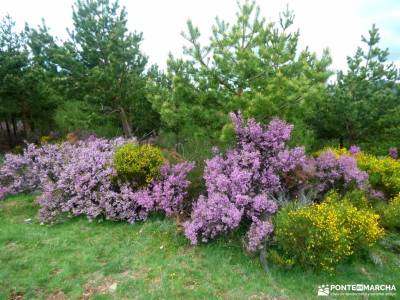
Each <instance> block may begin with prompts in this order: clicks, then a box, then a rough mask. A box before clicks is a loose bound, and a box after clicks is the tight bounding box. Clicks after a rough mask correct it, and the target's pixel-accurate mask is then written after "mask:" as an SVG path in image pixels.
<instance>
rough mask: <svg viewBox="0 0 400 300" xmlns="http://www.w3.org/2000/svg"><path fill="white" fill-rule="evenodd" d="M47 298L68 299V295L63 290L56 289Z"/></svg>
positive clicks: (54, 299)
mask: <svg viewBox="0 0 400 300" xmlns="http://www.w3.org/2000/svg"><path fill="white" fill-rule="evenodd" d="M46 300H68V297H67V295H65V294H64V292H63V291H55V292H53V293H51V294H50V295H49V296H48V297H47V298H46Z"/></svg>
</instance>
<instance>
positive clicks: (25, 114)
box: [21, 99, 32, 138]
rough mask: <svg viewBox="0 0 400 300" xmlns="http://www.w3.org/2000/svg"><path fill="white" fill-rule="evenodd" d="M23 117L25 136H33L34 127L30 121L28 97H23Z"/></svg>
mask: <svg viewBox="0 0 400 300" xmlns="http://www.w3.org/2000/svg"><path fill="white" fill-rule="evenodd" d="M21 117H22V124H23V126H24V131H25V136H26V137H27V138H29V137H30V136H31V133H32V129H31V125H30V123H29V108H28V104H27V103H26V99H22V103H21Z"/></svg>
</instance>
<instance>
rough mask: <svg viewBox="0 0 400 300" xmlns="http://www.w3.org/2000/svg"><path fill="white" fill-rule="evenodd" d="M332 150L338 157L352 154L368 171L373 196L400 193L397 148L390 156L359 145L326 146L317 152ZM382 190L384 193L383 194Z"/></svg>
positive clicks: (399, 168)
mask: <svg viewBox="0 0 400 300" xmlns="http://www.w3.org/2000/svg"><path fill="white" fill-rule="evenodd" d="M327 152H331V153H333V154H334V155H335V156H336V158H337V159H340V158H341V157H343V156H352V157H354V158H355V159H356V161H357V166H358V168H360V169H361V170H363V171H365V172H367V173H368V176H369V183H370V185H371V187H372V188H373V190H371V196H372V197H373V198H383V197H384V196H386V198H392V197H394V196H396V195H397V194H398V193H400V161H399V160H397V159H395V158H394V157H396V148H391V149H389V156H381V157H379V156H375V155H372V154H368V153H365V152H362V151H361V150H360V148H359V147H357V146H351V147H350V149H349V150H347V149H346V148H341V149H339V148H325V149H323V150H321V151H319V152H317V154H320V155H322V154H323V153H327ZM382 192H383V193H384V194H382Z"/></svg>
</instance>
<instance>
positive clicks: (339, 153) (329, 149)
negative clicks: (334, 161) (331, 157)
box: [314, 147, 350, 158]
mask: <svg viewBox="0 0 400 300" xmlns="http://www.w3.org/2000/svg"><path fill="white" fill-rule="evenodd" d="M325 152H332V153H333V154H335V156H336V158H339V157H340V156H342V155H349V154H350V153H349V151H348V150H347V149H346V148H334V147H325V148H322V149H321V150H319V151H317V152H315V153H314V155H315V156H318V155H320V154H322V153H325Z"/></svg>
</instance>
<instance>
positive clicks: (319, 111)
mask: <svg viewBox="0 0 400 300" xmlns="http://www.w3.org/2000/svg"><path fill="white" fill-rule="evenodd" d="M72 20H73V28H72V29H71V30H69V31H68V39H67V40H66V41H60V40H59V39H58V38H57V37H54V36H52V35H51V34H50V31H49V28H48V27H47V26H46V24H45V22H44V21H43V23H42V25H40V26H39V27H37V28H31V27H29V26H28V25H26V26H25V29H24V30H23V31H22V32H16V30H15V23H14V21H13V20H12V18H11V17H10V16H6V17H5V18H4V19H3V20H2V22H1V24H0V124H1V127H2V131H3V132H4V134H5V136H6V137H7V140H8V143H9V144H10V145H12V144H13V143H14V142H15V141H16V140H17V137H18V136H20V137H23V138H25V139H28V140H29V139H31V140H32V139H35V138H37V137H38V136H40V135H45V134H49V132H51V131H57V132H60V133H62V134H64V133H67V132H71V131H77V130H79V131H83V132H93V133H96V134H98V135H100V136H107V137H110V136H117V135H122V134H123V135H125V136H132V135H135V136H138V137H146V136H148V135H151V134H157V135H160V136H162V137H164V139H167V140H168V141H169V143H170V144H178V143H179V144H188V143H194V142H195V141H196V140H201V141H205V140H212V141H219V142H221V143H229V140H230V139H231V138H232V136H233V135H232V125H231V123H230V121H229V118H228V113H229V112H231V111H242V113H243V114H244V116H245V117H254V118H256V119H257V120H258V121H263V122H266V123H267V122H268V121H269V120H270V119H271V118H272V117H274V116H278V117H281V118H283V119H285V120H287V121H289V122H291V123H293V124H294V125H295V130H294V143H298V144H300V143H301V144H305V145H306V147H307V149H308V150H313V149H316V148H319V147H321V145H329V144H336V145H339V144H340V145H350V144H358V145H361V146H363V147H364V148H367V149H366V150H370V151H373V152H377V153H381V152H383V151H386V149H387V148H388V147H389V146H400V139H399V136H398V135H399V129H400V128H399V127H400V121H399V120H400V118H399V117H400V84H399V79H400V78H399V70H398V69H397V68H396V66H395V65H394V64H393V63H390V62H389V61H388V55H389V53H388V50H387V49H386V50H385V49H381V48H379V40H380V37H379V32H378V29H377V28H376V27H375V26H373V27H372V29H371V30H370V31H369V35H368V36H367V37H362V42H363V45H364V46H363V47H360V48H358V50H357V51H356V53H355V55H354V56H352V57H348V59H347V62H348V69H347V70H345V71H339V72H338V73H337V74H334V73H333V72H332V71H331V69H330V65H331V57H330V54H329V52H328V51H327V50H325V51H324V52H323V54H322V56H321V57H318V56H317V55H316V54H315V53H313V52H312V51H310V50H309V49H308V48H305V49H299V38H300V32H299V31H298V30H297V31H296V30H293V29H292V26H293V20H294V14H293V13H292V12H291V11H289V10H286V11H285V12H283V13H282V14H281V15H280V16H279V19H278V21H277V22H267V21H266V20H265V18H263V17H262V16H261V13H260V10H259V8H258V7H257V5H256V4H255V3H254V2H250V1H244V2H242V3H241V4H239V5H238V12H237V17H236V19H235V21H234V22H233V23H232V24H229V23H227V22H225V21H223V20H220V19H218V18H216V22H215V25H214V26H213V27H212V36H211V37H210V39H209V42H208V43H207V44H204V45H203V44H202V43H201V42H200V32H199V29H198V28H197V27H196V26H195V25H194V24H193V23H192V22H191V21H188V23H187V30H186V31H185V32H184V33H183V34H182V35H183V38H184V39H185V40H186V46H185V47H184V53H185V54H186V55H185V57H184V58H176V57H174V56H173V55H170V57H169V58H168V61H167V68H166V70H163V71H161V70H160V69H159V68H158V67H157V66H156V65H149V64H148V59H147V57H146V55H145V54H144V53H143V52H142V51H141V49H140V45H141V42H142V40H143V35H142V33H138V32H129V30H128V28H127V13H126V11H125V9H124V8H123V7H120V5H119V3H118V1H111V0H77V1H76V2H75V4H74V9H73V15H72ZM160 46H162V45H160ZM332 75H336V77H335V78H336V80H329V78H332Z"/></svg>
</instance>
